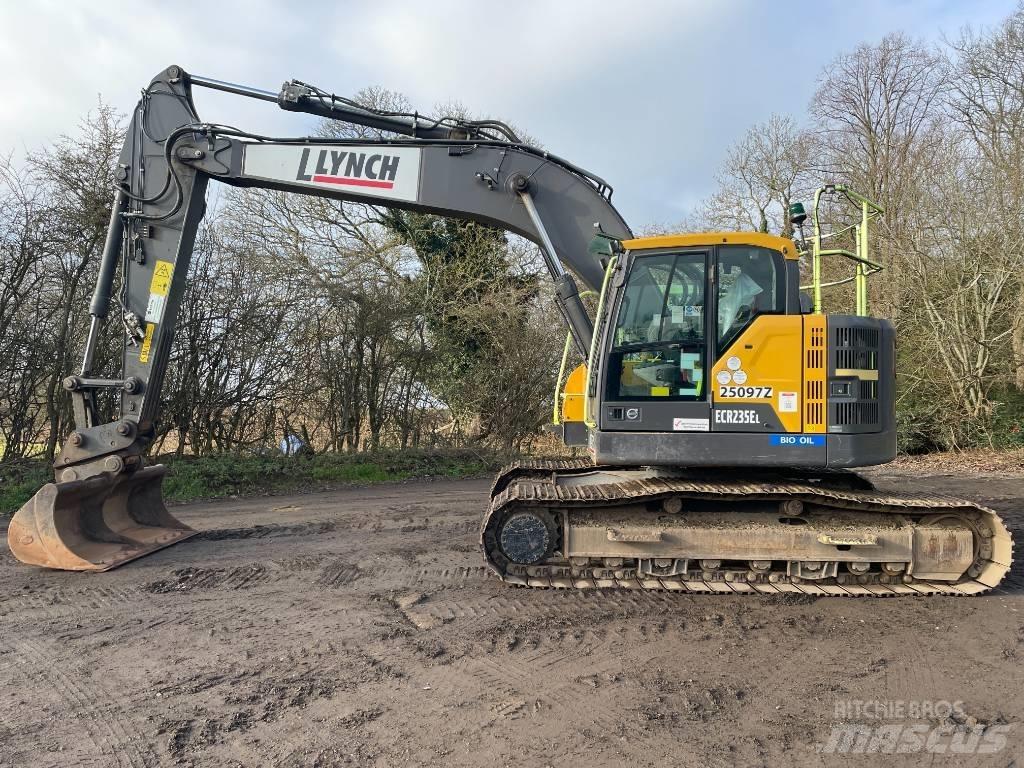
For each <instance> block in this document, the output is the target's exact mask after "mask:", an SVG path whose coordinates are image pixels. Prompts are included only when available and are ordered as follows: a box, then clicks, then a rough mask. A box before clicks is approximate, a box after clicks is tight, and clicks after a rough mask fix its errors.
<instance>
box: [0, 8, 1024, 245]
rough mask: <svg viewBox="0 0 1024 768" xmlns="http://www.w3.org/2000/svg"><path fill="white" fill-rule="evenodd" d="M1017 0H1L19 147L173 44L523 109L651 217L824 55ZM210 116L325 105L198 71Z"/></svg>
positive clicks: (122, 92) (281, 68)
mask: <svg viewBox="0 0 1024 768" xmlns="http://www.w3.org/2000/svg"><path fill="white" fill-rule="evenodd" d="M1016 7H1017V0H969V1H968V0H962V1H961V0H888V1H885V0H859V1H858V2H831V1H830V0H817V2H813V3H806V2H801V3H798V2H791V1H789V0H772V1H771V2H768V1H767V0H699V1H698V0H674V1H669V0H629V2H611V1H610V0H546V1H545V0H518V2H493V1H492V2H481V1H480V0H477V1H476V2H461V1H459V2H456V1H455V0H431V2H412V1H411V0H373V1H372V2H362V1H356V0H349V1H345V0H338V1H336V2H314V1H312V0H310V1H307V2H302V1H300V0H293V1H292V2H271V1H270V0H243V1H241V2H234V1H233V0H232V1H228V0H224V1H223V2H215V1H213V0H205V2H193V1H191V0H176V1H175V2H155V1H152V0H134V1H133V2H120V1H119V0H91V1H90V2H83V1H80V0H59V1H58V0H54V1H52V2H51V1H49V0H20V2H19V0H0V29H2V30H4V33H3V38H4V39H3V42H2V43H0V92H2V93H3V94H4V101H5V104H4V106H3V108H2V109H0V153H3V154H4V155H6V154H12V155H14V156H15V157H19V156H23V154H24V153H25V152H26V151H30V150H32V149H36V148H38V147H41V146H44V145H45V144H47V143H48V142H50V141H52V140H54V139H55V138H57V137H58V136H60V135H61V134H73V133H74V131H75V129H76V126H77V124H78V122H79V120H80V119H81V117H82V116H83V115H84V114H86V113H87V112H88V111H89V110H90V109H92V108H94V107H95V105H96V104H97V101H98V99H100V98H101V97H102V99H103V100H104V101H105V102H107V103H109V104H112V105H114V106H115V107H117V108H118V109H119V110H122V111H124V112H128V111H130V110H131V108H132V107H133V106H134V103H135V101H136V100H137V99H138V95H139V92H140V90H141V89H142V88H143V87H144V86H146V85H147V84H148V83H149V81H150V79H151V78H152V77H153V75H155V74H156V73H157V72H159V71H161V70H162V69H164V68H165V67H167V66H168V65H170V64H178V65H180V66H182V67H183V68H184V69H185V70H186V71H188V72H192V73H194V74H198V75H205V76H207V77H211V78H215V79H219V80H227V81H231V82H236V83H243V84H246V85H251V86H254V87H258V88H262V89H265V90H270V91H275V92H276V91H277V90H278V89H279V87H280V84H281V83H282V82H283V81H285V80H288V79H291V78H297V79H300V80H303V81H306V82H310V83H314V84H316V85H318V86H320V87H321V88H323V89H325V90H328V91H333V92H334V93H338V94H342V95H349V94H354V93H355V92H356V91H358V90H359V89H361V88H364V87H367V86H371V85H379V86H383V87H385V88H389V89H391V90H395V91H400V92H402V93H404V94H405V95H406V96H407V97H408V98H409V99H410V101H411V103H412V104H413V105H414V106H415V107H416V108H417V109H418V110H419V111H421V112H424V113H430V112H432V110H433V108H434V106H435V105H438V104H447V103H451V102H460V103H462V104H464V105H465V106H466V107H468V108H469V110H470V111H471V112H472V113H474V114H476V115H479V116H490V117H495V118H499V119H505V120H508V121H510V122H512V123H514V124H515V125H517V126H519V127H521V128H522V129H524V130H525V131H526V132H528V133H529V134H530V135H531V136H534V137H536V138H537V139H538V140H539V141H541V142H542V143H543V145H544V146H545V148H546V149H548V150H550V151H552V152H554V153H556V154H558V155H561V156H562V157H565V158H566V159H568V160H571V161H572V162H574V163H575V164H577V165H580V166H582V167H584V168H586V169H588V170H590V171H592V172H594V173H596V174H598V175H599V176H602V177H603V178H604V179H606V180H607V181H609V182H610V183H611V184H612V186H613V187H614V188H615V196H614V200H613V201H614V202H615V204H616V205H617V206H618V208H619V209H620V211H621V212H622V214H623V215H624V217H625V218H626V221H627V222H629V224H630V225H631V226H632V227H633V229H634V230H642V229H643V228H644V227H646V226H649V225H652V224H662V225H663V224H671V223H674V222H677V221H679V220H681V219H682V218H683V217H684V216H685V215H686V214H687V212H688V211H689V210H691V209H692V208H693V207H694V206H695V205H696V204H697V203H699V201H700V200H701V199H703V198H705V197H707V196H708V195H709V194H710V193H711V192H712V191H713V189H714V175H715V172H716V170H717V169H718V167H719V166H720V165H721V163H722V162H723V160H724V157H725V153H726V151H727V149H728V148H729V146H730V145H731V144H733V143H735V142H736V141H737V140H739V139H740V138H741V137H742V136H743V134H744V133H745V131H746V130H747V129H748V128H749V127H750V126H751V125H753V124H755V123H758V122H762V121H764V120H766V119H768V117H769V116H770V115H771V114H772V113H773V112H777V113H782V114H789V115H792V116H794V117H795V118H796V119H797V120H802V119H803V117H804V114H805V110H806V106H807V103H808V102H809V100H810V98H811V96H812V95H813V93H814V90H815V87H816V83H817V78H818V76H819V75H820V72H821V70H822V67H823V66H825V65H826V64H827V63H828V62H829V61H831V60H832V59H833V58H834V57H835V56H836V55H837V54H839V53H841V52H845V51H849V50H851V49H853V48H854V47H856V45H858V44H859V43H861V42H868V43H874V42H877V41H878V40H880V39H881V38H882V37H883V36H884V35H886V34H887V33H889V32H894V31H903V32H905V33H907V34H908V35H910V36H911V37H913V38H917V39H921V40H923V41H926V42H934V43H939V42H941V40H942V36H943V35H944V34H945V35H947V36H955V35H956V34H957V32H958V31H959V30H960V29H961V28H962V27H963V26H964V25H967V24H971V25H973V26H975V27H983V26H991V25H993V24H997V23H998V22H999V21H1001V20H1002V19H1003V18H1004V17H1005V16H1007V15H1009V14H1010V13H1011V12H1013V10H1014V9H1015V8H1016ZM196 104H197V107H198V109H199V113H200V116H201V117H202V118H203V119H204V120H208V121H210V122H223V123H228V124H232V125H236V126H239V127H241V128H244V129H246V130H249V131H253V132H255V133H266V134H275V135H294V136H301V135H305V134H307V133H309V132H310V131H311V130H312V128H313V118H308V117H306V116H302V115H295V114H290V113H286V112H283V111H282V110H279V109H278V108H277V107H276V106H275V105H274V104H271V103H267V102H259V101H253V100H249V99H244V98H239V97H237V96H229V95H225V94H220V93H215V92H210V91H205V90H203V89H196Z"/></svg>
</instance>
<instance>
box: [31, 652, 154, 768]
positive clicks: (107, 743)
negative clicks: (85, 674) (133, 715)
mask: <svg viewBox="0 0 1024 768" xmlns="http://www.w3.org/2000/svg"><path fill="white" fill-rule="evenodd" d="M13 648H14V651H15V653H17V654H18V656H20V657H21V658H22V659H23V660H24V662H25V663H26V664H31V665H32V666H33V667H34V669H35V672H36V674H38V675H39V677H40V678H42V679H43V680H45V681H46V682H47V683H48V684H49V685H50V686H51V688H53V690H54V691H56V692H57V694H58V696H59V697H60V698H61V700H63V701H69V702H71V703H72V704H73V708H72V710H73V713H74V714H75V715H76V719H77V720H78V722H80V723H81V725H82V727H83V729H84V730H85V732H86V735H87V736H88V738H89V741H90V742H91V743H92V744H93V746H94V747H95V748H96V749H97V750H98V751H99V753H100V754H101V755H102V756H105V757H108V758H112V760H113V761H112V762H110V761H105V762H103V763H102V765H105V766H109V765H116V766H118V767H119V768H120V767H121V766H127V768H148V767H149V766H153V765H157V764H158V763H159V760H158V758H157V756H156V755H155V754H154V753H153V751H152V749H151V748H150V747H149V746H148V743H147V739H146V737H145V736H143V734H142V733H140V732H139V731H138V729H137V728H135V726H134V725H133V724H132V723H131V721H130V720H129V716H128V714H127V713H126V712H124V711H123V710H122V709H121V708H120V707H119V706H118V703H117V699H116V698H115V697H113V696H111V695H109V694H108V693H107V692H106V691H105V690H103V689H102V688H99V687H97V686H94V685H90V686H89V689H88V690H87V689H85V688H83V686H82V685H80V684H79V683H78V682H76V681H75V680H74V679H73V678H72V677H71V675H69V674H67V673H66V672H64V671H63V669H62V668H61V666H62V664H63V663H64V662H65V660H64V659H62V658H60V657H59V656H57V655H56V654H53V653H52V652H50V651H49V650H47V649H46V648H45V646H43V645H41V644H39V643H37V642H34V641H32V640H22V641H20V642H18V643H17V644H16V645H15V646H14V647H13ZM97 693H99V694H101V695H100V696H97V695H96V694H97ZM97 701H98V702H99V703H97ZM74 710H77V711H74ZM138 744H144V745H146V747H145V752H143V751H142V749H140V748H139V747H138V746H137V745H138Z"/></svg>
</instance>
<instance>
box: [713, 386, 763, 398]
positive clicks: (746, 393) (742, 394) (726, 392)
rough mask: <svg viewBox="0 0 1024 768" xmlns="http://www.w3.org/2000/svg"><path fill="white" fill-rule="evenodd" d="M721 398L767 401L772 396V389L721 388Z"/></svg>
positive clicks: (719, 389)
mask: <svg viewBox="0 0 1024 768" xmlns="http://www.w3.org/2000/svg"><path fill="white" fill-rule="evenodd" d="M718 396H719V397H738V398H742V399H744V400H766V399H770V398H771V396H772V388H771V387H719V388H718Z"/></svg>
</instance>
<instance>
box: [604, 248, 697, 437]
mask: <svg viewBox="0 0 1024 768" xmlns="http://www.w3.org/2000/svg"><path fill="white" fill-rule="evenodd" d="M710 266H711V249H685V250H671V251H669V250H662V251H654V252H649V253H640V254H636V255H634V256H633V257H632V260H631V262H630V265H629V272H628V274H627V275H626V278H625V279H626V286H625V290H623V291H622V292H621V294H620V296H621V298H620V299H619V302H618V305H617V306H616V307H614V308H613V317H612V319H611V328H610V332H609V336H608V339H607V343H606V347H605V349H606V357H605V365H604V375H603V387H602V393H603V396H604V397H603V402H602V407H601V412H600V420H599V428H600V429H603V430H619V431H631V432H707V431H708V430H709V429H710V399H709V396H708V386H709V382H708V381H707V376H706V371H707V369H708V364H709V351H710V337H711V332H712V326H711V325H710V323H711V316H710V312H709V311H708V309H707V300H708V296H709V290H708V274H709V269H710Z"/></svg>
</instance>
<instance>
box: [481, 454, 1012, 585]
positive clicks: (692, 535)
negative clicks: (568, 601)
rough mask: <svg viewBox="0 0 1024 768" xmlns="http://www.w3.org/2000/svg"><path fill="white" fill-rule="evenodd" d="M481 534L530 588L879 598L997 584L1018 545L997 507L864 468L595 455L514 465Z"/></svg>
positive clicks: (496, 565)
mask: <svg viewBox="0 0 1024 768" xmlns="http://www.w3.org/2000/svg"><path fill="white" fill-rule="evenodd" d="M481 545H482V547H483V550H484V556H485V558H486V560H487V563H488V565H489V566H490V567H491V569H492V570H493V571H494V572H495V573H496V574H497V575H498V576H499V577H500V578H501V579H502V580H503V581H506V582H508V583H510V584H516V585H521V586H530V587H564V588H576V589H586V588H608V587H615V588H626V589H661V590H675V591H684V592H720V593H734V592H735V593H764V594H777V593H784V592H788V593H797V594H808V595H840V596H852V595H865V596H879V597H885V596H894V595H921V594H949V595H974V594H979V593H981V592H985V591H988V590H989V589H992V588H993V587H995V586H996V585H998V584H999V582H1000V581H1001V580H1002V578H1003V576H1004V575H1005V574H1006V572H1007V571H1008V570H1009V566H1010V562H1011V558H1012V548H1013V545H1012V541H1011V538H1010V534H1009V532H1008V531H1007V529H1006V527H1005V525H1004V524H1003V522H1002V520H1001V519H1000V518H999V516H998V515H997V514H996V513H995V512H994V511H992V510H990V509H988V508H986V507H981V506H978V505H976V504H974V503H972V502H968V501H963V500H959V499H952V498H945V497H920V496H909V495H907V496H902V495H899V494H893V493H888V492H884V493H883V492H880V491H878V490H876V489H875V488H874V487H873V485H872V484H871V483H870V482H869V481H868V480H866V479H865V478H863V477H861V476H859V475H856V474H853V473H851V472H838V471H820V470H805V471H804V470H787V471H784V472H775V473H771V472H768V471H763V470H744V471H738V470H717V471H709V470H706V469H701V470H699V471H698V470H686V469H666V468H636V467H632V468H630V467H616V466H595V465H594V464H592V463H590V462H589V461H587V460H577V461H538V462H529V463H521V464H515V465H512V466H510V467H507V468H506V469H505V470H503V471H502V472H501V473H500V474H499V475H498V477H497V479H496V480H495V483H494V486H493V488H492V494H491V502H490V505H489V507H488V510H487V516H486V518H485V521H484V525H483V529H482V533H481Z"/></svg>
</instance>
